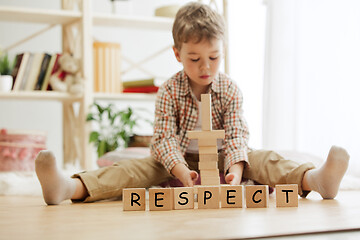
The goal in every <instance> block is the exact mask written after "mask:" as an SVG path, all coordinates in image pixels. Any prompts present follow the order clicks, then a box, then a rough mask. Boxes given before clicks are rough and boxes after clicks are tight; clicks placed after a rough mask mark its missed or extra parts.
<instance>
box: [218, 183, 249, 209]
mask: <svg viewBox="0 0 360 240" xmlns="http://www.w3.org/2000/svg"><path fill="white" fill-rule="evenodd" d="M220 191H221V207H222V208H242V206H243V199H244V190H243V186H242V185H221V186H220Z"/></svg>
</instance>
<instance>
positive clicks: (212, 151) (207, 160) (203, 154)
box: [188, 94, 225, 185]
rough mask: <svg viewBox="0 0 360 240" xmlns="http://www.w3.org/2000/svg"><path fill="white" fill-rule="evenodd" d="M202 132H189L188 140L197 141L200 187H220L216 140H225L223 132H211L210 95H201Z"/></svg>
mask: <svg viewBox="0 0 360 240" xmlns="http://www.w3.org/2000/svg"><path fill="white" fill-rule="evenodd" d="M200 114H201V128H202V131H189V132H188V137H189V139H198V145H199V170H200V176H201V185H220V177H219V169H218V150H217V139H224V138H225V131H224V130H212V124H211V119H212V118H211V95H210V94H201V113H200Z"/></svg>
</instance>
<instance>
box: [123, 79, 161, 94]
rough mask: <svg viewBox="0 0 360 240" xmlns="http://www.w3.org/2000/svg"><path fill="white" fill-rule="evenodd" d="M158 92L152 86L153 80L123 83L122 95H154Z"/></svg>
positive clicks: (153, 85)
mask: <svg viewBox="0 0 360 240" xmlns="http://www.w3.org/2000/svg"><path fill="white" fill-rule="evenodd" d="M158 90H159V87H158V86H155V84H154V78H150V79H142V80H132V81H123V92H124V93H156V92H157V91H158Z"/></svg>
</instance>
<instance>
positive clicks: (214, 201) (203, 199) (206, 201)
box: [198, 186, 220, 209]
mask: <svg viewBox="0 0 360 240" xmlns="http://www.w3.org/2000/svg"><path fill="white" fill-rule="evenodd" d="M198 208H199V209H217V208H220V187H219V186H206V187H203V186H199V187H198Z"/></svg>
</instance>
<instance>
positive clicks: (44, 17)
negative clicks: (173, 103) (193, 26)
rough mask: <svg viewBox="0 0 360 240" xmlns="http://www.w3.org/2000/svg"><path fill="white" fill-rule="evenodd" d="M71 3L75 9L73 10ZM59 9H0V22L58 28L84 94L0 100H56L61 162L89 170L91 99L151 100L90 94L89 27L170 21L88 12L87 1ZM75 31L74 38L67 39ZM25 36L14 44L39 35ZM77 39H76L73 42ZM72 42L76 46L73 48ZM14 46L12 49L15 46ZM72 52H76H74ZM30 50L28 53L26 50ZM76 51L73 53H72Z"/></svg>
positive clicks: (160, 26) (168, 23) (158, 25)
mask: <svg viewBox="0 0 360 240" xmlns="http://www.w3.org/2000/svg"><path fill="white" fill-rule="evenodd" d="M77 2H78V3H77ZM75 4H78V6H77V7H78V9H80V10H73V9H74V7H75ZM62 8H63V9H60V10H49V9H40V8H24V7H9V6H0V21H7V22H18V23H35V24H49V28H48V29H50V28H51V27H52V26H56V25H61V26H62V29H63V30H62V33H63V34H62V35H63V36H62V39H63V41H62V42H63V49H62V51H63V52H66V51H68V52H71V53H72V54H74V55H75V56H77V57H79V58H80V59H81V60H82V77H83V78H84V80H85V89H84V93H83V94H81V95H70V94H68V93H60V92H55V91H47V92H42V91H31V92H25V91H24V92H10V93H0V99H6V100H40V101H58V102H61V103H62V105H63V139H64V142H63V146H64V161H65V162H75V161H78V160H79V161H80V164H81V166H82V167H83V168H84V169H91V168H92V166H91V163H92V159H91V158H92V151H93V149H92V146H91V145H90V144H89V143H88V136H89V132H90V126H89V124H88V123H86V122H85V117H86V115H87V113H88V109H89V106H90V105H91V104H92V102H93V101H94V99H97V100H132V101H136V100H144V101H149V100H152V101H153V100H155V95H154V94H132V93H130V94H129V93H127V94H122V93H121V94H107V93H95V94H94V93H93V76H92V44H93V40H92V39H93V38H92V28H93V26H109V27H126V28H138V29H139V28H140V29H154V30H164V31H170V30H171V27H172V19H167V18H161V17H141V16H118V15H116V16H112V15H111V14H97V13H93V12H92V7H91V1H89V0H83V1H76V0H72V1H69V0H67V1H66V0H62ZM73 28H76V30H77V31H78V35H77V36H69V34H70V35H71V34H72V31H69V29H73ZM39 34H41V33H38V34H34V35H33V36H30V37H27V38H25V39H23V40H21V41H20V42H19V43H18V44H22V43H23V42H26V41H27V40H29V39H32V38H33V37H35V36H37V35H39ZM77 38H80V40H79V39H77ZM70 39H71V40H72V41H74V40H76V41H77V42H79V43H80V47H75V46H74V44H75V43H74V42H71V40H70ZM16 45H17V44H15V45H14V46H16ZM75 49H76V50H75ZM29 51H30V50H29ZM75 51H76V52H75ZM75 103H76V104H80V107H79V111H78V114H75V112H77V111H74V104H75Z"/></svg>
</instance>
